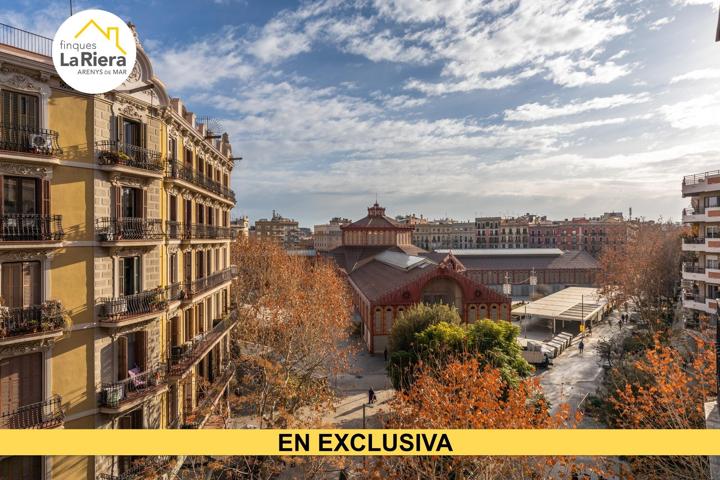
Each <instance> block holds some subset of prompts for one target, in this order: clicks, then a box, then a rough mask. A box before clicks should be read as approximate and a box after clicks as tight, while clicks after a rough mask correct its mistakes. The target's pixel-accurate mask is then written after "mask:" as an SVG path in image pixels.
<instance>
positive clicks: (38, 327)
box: [0, 300, 67, 344]
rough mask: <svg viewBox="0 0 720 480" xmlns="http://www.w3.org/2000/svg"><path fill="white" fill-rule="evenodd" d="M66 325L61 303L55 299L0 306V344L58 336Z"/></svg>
mask: <svg viewBox="0 0 720 480" xmlns="http://www.w3.org/2000/svg"><path fill="white" fill-rule="evenodd" d="M66 326H67V324H66V322H65V313H64V312H63V309H62V305H61V304H60V302H58V301H55V300H51V301H47V302H45V303H43V304H40V305H32V306H29V307H0V344H10V343H19V342H29V341H37V340H49V339H54V338H58V337H61V336H62V335H63V333H64V330H65V327H66Z"/></svg>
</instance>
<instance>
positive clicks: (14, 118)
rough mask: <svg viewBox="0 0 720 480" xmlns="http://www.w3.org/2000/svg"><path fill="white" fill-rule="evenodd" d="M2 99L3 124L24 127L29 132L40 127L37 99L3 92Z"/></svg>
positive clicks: (33, 96)
mask: <svg viewBox="0 0 720 480" xmlns="http://www.w3.org/2000/svg"><path fill="white" fill-rule="evenodd" d="M2 98H3V106H2V114H3V116H2V123H3V124H5V125H8V126H11V127H25V128H29V129H31V130H34V129H37V128H38V127H40V119H39V117H40V115H39V103H38V97H36V96H35V95H27V94H25V93H18V92H11V91H8V90H5V91H3V96H2ZM13 133H15V132H13ZM17 133H19V132H17Z"/></svg>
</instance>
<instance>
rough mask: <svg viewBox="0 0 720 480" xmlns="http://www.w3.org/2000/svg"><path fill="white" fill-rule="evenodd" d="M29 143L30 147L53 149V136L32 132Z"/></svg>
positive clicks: (45, 149)
mask: <svg viewBox="0 0 720 480" xmlns="http://www.w3.org/2000/svg"><path fill="white" fill-rule="evenodd" d="M29 143H30V147H31V148H34V149H36V150H44V151H49V150H52V138H51V137H49V136H46V135H38V134H37V133H33V134H30V138H29Z"/></svg>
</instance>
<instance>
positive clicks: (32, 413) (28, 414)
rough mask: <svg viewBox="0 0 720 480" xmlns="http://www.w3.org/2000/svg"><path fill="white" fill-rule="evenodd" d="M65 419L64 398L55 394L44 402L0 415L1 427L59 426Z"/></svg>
mask: <svg viewBox="0 0 720 480" xmlns="http://www.w3.org/2000/svg"><path fill="white" fill-rule="evenodd" d="M64 421H65V414H64V413H63V411H62V398H61V397H60V396H59V395H54V396H52V397H50V398H49V399H48V400H45V401H43V402H37V403H31V404H30V405H25V406H23V407H20V408H18V409H17V410H14V411H12V412H8V413H4V414H2V415H0V429H2V428H24V429H27V428H58V427H61V426H62V425H63V422H64Z"/></svg>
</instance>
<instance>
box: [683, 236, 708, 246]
mask: <svg viewBox="0 0 720 480" xmlns="http://www.w3.org/2000/svg"><path fill="white" fill-rule="evenodd" d="M683 243H684V244H686V245H701V244H703V243H705V239H704V238H702V237H685V238H683Z"/></svg>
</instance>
